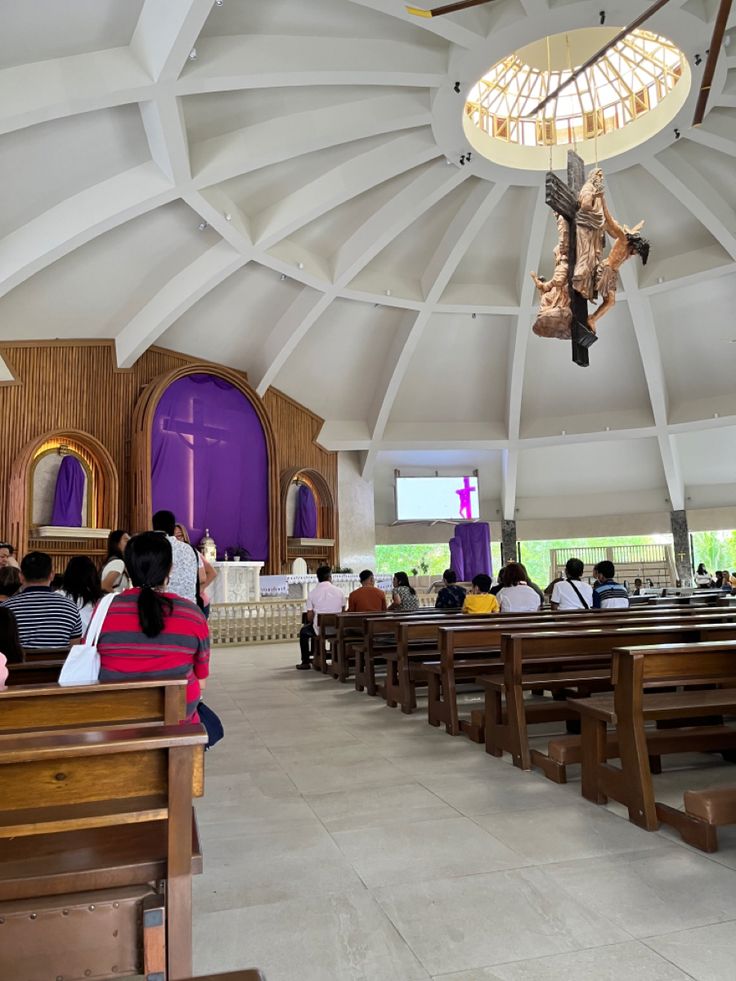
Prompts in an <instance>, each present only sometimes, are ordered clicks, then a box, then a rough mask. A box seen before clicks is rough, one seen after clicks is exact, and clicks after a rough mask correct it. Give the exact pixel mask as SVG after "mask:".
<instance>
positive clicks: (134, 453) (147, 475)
mask: <svg viewBox="0 0 736 981" xmlns="http://www.w3.org/2000/svg"><path fill="white" fill-rule="evenodd" d="M187 375H213V376H214V377H215V378H222V379H223V381H226V382H229V384H230V385H232V386H233V388H237V389H238V391H239V392H241V393H242V394H243V395H244V396H245V397H246V398H247V399H248V401H249V402H250V403H251V405H252V406H253V408H254V409H255V410H256V414H257V416H258V419H259V421H260V423H261V426H262V427H263V432H264V435H265V437H266V451H267V453H268V558H267V560H266V567H265V570H264V571H265V572H267V573H268V572H272V571H275V570H276V568H277V564H278V556H279V555H280V554H281V524H282V522H281V507H280V504H281V502H280V497H279V493H278V466H277V462H276V441H275V439H274V435H273V427H272V426H271V420H270V418H269V416H268V413H267V412H266V407H265V406H264V404H263V402H262V400H261V399H260V398H259V396H258V393H257V392H256V391H255V389H254V388H251V386H250V385H249V384H248V382H247V381H246V380H245V379H244V378H243V376H242V375H240V374H239V373H238V372H237V371H233V370H232V369H231V368H226V367H224V366H223V365H214V364H208V363H206V362H194V363H192V364H186V365H182V367H181V368H175V369H174V370H173V371H167V372H165V373H164V374H162V375H159V376H158V377H157V378H154V379H153V381H152V382H150V384H148V385H147V386H146V387H145V388H144V389H143V392H142V393H141V396H140V398H139V399H138V401H137V403H136V406H135V409H134V410H133V426H132V445H131V480H132V486H131V527H132V528H134V529H136V530H138V529H142V528H150V527H151V515H152V511H153V502H152V494H151V427H152V425H153V417H154V415H155V413H156V407H157V406H158V403H159V401H160V399H161V396H162V395H163V394H164V392H165V391H166V389H167V388H168V387H169V385H172V384H173V383H174V382H175V381H178V380H179V379H180V378H185V377H186V376H187Z"/></svg>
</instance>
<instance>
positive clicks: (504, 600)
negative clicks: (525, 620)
mask: <svg viewBox="0 0 736 981" xmlns="http://www.w3.org/2000/svg"><path fill="white" fill-rule="evenodd" d="M499 578H500V580H501V584H502V588H501V589H500V590H499V591H498V592H497V593H496V599H497V600H498V602H499V603H500V604H501V613H536V612H537V610H538V609H539V607H540V606H541V605H542V601H541V600H540V598H539V593H537V592H536V590H534V589H532V587H531V586H530V585H529V583H528V582H527V581H526V570H525V569H524V566H522V565H520V564H519V563H518V562H509V564H508V565H506V566H504V567H503V569H502V570H501V575H500V577H499Z"/></svg>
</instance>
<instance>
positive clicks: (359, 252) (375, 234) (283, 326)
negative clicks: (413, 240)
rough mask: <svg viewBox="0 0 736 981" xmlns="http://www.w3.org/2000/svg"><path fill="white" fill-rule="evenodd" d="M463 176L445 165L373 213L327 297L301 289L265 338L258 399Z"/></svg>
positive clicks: (342, 258) (339, 262)
mask: <svg viewBox="0 0 736 981" xmlns="http://www.w3.org/2000/svg"><path fill="white" fill-rule="evenodd" d="M467 176H468V175H467V174H464V173H462V172H461V171H460V170H458V169H457V168H455V167H453V168H452V169H450V168H449V167H447V165H446V164H440V163H436V164H434V165H433V166H432V167H430V169H429V170H428V171H427V172H426V173H424V174H422V175H421V176H420V177H418V178H417V179H416V180H415V181H413V182H412V184H410V185H409V187H408V188H405V189H404V190H403V191H402V192H400V193H399V194H397V195H396V196H395V197H394V198H393V199H392V200H391V201H389V202H388V203H387V204H386V205H384V207H383V208H382V209H379V211H378V212H376V213H374V214H373V215H372V216H371V217H370V218H369V219H368V221H366V222H365V224H364V225H363V226H362V227H361V228H359V229H358V230H357V231H356V232H355V234H354V235H352V236H351V238H350V239H348V241H347V242H346V243H344V245H343V247H342V248H341V249H340V251H339V252H338V255H337V258H336V262H335V266H336V273H335V280H334V282H333V283H332V284H331V285H330V286H329V287H328V289H327V290H326V291H325V293H324V294H323V295H321V296H320V294H316V295H315V294H314V293H313V292H312V291H311V290H309V289H305V290H303V291H302V293H301V294H300V296H299V297H298V298H297V299H296V300H295V301H294V303H293V304H292V305H291V307H289V310H287V311H286V313H285V314H284V315H283V317H282V318H281V320H280V321H279V322H278V323H277V324H276V326H275V327H274V328H273V330H272V331H271V333H270V334H269V335H268V337H267V338H266V341H265V343H264V345H263V347H262V351H263V357H262V358H261V362H260V365H259V379H258V381H257V382H256V389H257V391H258V392H259V393H260V394H261V395H263V394H264V393H265V392H266V391H267V389H268V387H269V386H270V385H272V384H273V381H274V379H275V378H276V376H277V375H278V373H279V371H280V370H281V368H282V367H283V366H284V364H285V363H286V361H287V359H288V358H289V356H290V355H291V354H292V352H293V351H294V349H295V348H296V346H297V344H299V342H300V341H301V340H302V339H303V338H304V337H306V335H307V332H308V331H309V330H310V329H311V328H312V326H313V325H314V324H315V323H316V322H317V320H318V319H319V318H320V317H321V316H322V314H323V313H324V312H325V310H327V308H328V307H329V305H330V303H332V301H333V299H335V298H336V297H337V296H338V295H340V293H341V292H342V290H344V289H345V287H346V286H347V285H348V283H349V282H350V281H351V280H352V279H353V278H354V277H355V276H357V275H358V273H359V272H360V270H361V269H364V268H365V266H367V265H368V263H369V262H370V261H371V259H373V258H374V257H375V256H376V255H378V253H379V252H380V251H381V250H382V249H384V248H385V247H386V246H387V245H388V244H389V242H391V241H392V240H393V239H394V238H395V237H396V236H397V235H398V234H399V233H400V232H402V231H403V230H404V229H405V228H407V227H408V226H409V225H410V224H411V223H412V222H413V221H414V220H415V219H416V218H417V217H418V216H419V215H421V214H423V213H424V212H425V211H427V210H428V209H429V208H430V207H432V205H433V204H435V203H436V202H437V201H439V200H441V199H442V198H443V197H444V196H445V195H446V194H449V192H450V191H451V190H454V189H455V188H456V187H457V186H458V184H461V183H462V182H463V181H464V180H467ZM384 212H386V214H385V215H384ZM389 214H390V216H391V218H390V219H389V217H388V215H389Z"/></svg>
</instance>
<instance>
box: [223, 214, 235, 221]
mask: <svg viewBox="0 0 736 981" xmlns="http://www.w3.org/2000/svg"><path fill="white" fill-rule="evenodd" d="M232 220H233V216H232V215H231V214H229V213H228V212H225V221H232Z"/></svg>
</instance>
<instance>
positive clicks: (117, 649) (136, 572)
mask: <svg viewBox="0 0 736 981" xmlns="http://www.w3.org/2000/svg"><path fill="white" fill-rule="evenodd" d="M125 567H126V569H127V570H128V573H129V575H130V580H131V582H132V584H133V585H132V588H131V589H126V590H124V591H123V592H122V593H120V594H119V595H118V596H116V597H115V599H114V600H113V601H112V605H111V606H110V609H109V610H108V613H107V616H106V617H105V622H104V623H103V625H102V632H101V634H100V639H99V641H98V643H97V650H98V652H99V655H100V681H129V680H143V679H147V678H186V679H187V716H186V717H187V721H188V722H198V721H199V717H198V716H197V705H198V704H199V701H200V697H201V693H202V690H203V689H204V679H205V678H206V677H207V675H208V673H209V658H210V638H209V631H208V629H207V621H206V620H205V618H204V616H203V615H202V613H201V611H200V610H199V609H198V607H197V606H196V604H194V603H192V602H190V601H189V600H187V599H184V598H183V597H181V596H177V595H176V594H175V593H169V592H167V591H166V585H167V581H168V577H169V572H170V570H171V545H170V544H169V541H168V539H167V538H166V536H165V535H159V534H157V533H156V532H153V531H149V532H144V533H143V534H142V535H136V536H135V537H134V538H131V539H130V541H129V542H128V544H127V545H126V547H125Z"/></svg>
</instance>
